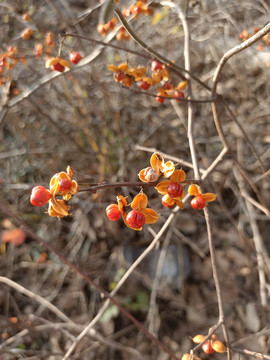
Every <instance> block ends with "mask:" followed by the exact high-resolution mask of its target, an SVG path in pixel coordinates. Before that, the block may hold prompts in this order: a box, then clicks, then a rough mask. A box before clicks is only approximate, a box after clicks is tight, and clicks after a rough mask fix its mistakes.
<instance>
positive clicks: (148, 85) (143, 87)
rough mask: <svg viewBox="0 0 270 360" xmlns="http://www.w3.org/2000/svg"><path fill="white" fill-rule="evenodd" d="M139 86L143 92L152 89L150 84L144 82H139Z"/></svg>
mask: <svg viewBox="0 0 270 360" xmlns="http://www.w3.org/2000/svg"><path fill="white" fill-rule="evenodd" d="M138 85H139V87H140V88H141V89H142V90H148V89H149V88H150V86H151V85H150V84H149V83H148V82H146V81H144V80H142V81H139V82H138Z"/></svg>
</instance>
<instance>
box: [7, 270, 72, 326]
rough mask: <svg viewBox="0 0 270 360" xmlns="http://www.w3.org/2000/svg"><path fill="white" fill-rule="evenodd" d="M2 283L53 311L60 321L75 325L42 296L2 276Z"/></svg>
mask: <svg viewBox="0 0 270 360" xmlns="http://www.w3.org/2000/svg"><path fill="white" fill-rule="evenodd" d="M0 282H1V283H3V284H6V285H8V286H10V287H12V288H13V289H15V290H17V291H19V292H20V293H21V294H23V295H25V296H28V297H29V298H30V299H33V300H35V301H37V302H39V303H40V304H42V305H43V306H45V307H46V308H47V309H49V310H50V311H52V312H53V313H54V314H55V315H56V316H58V317H59V319H61V320H63V321H66V322H69V323H73V321H72V320H70V318H69V317H68V316H66V315H65V314H64V313H62V311H60V310H59V309H58V308H57V307H56V306H54V305H53V304H51V303H50V302H49V301H47V300H46V299H44V298H42V297H41V296H39V295H37V294H35V293H33V292H32V291H30V290H28V289H26V288H25V287H23V286H21V285H19V284H17V283H16V282H14V281H12V280H11V279H8V278H6V277H4V276H0Z"/></svg>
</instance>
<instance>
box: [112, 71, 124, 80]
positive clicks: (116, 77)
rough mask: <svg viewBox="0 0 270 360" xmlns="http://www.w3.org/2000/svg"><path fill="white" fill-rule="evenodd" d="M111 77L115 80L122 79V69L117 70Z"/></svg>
mask: <svg viewBox="0 0 270 360" xmlns="http://www.w3.org/2000/svg"><path fill="white" fill-rule="evenodd" d="M113 77H114V80H115V81H116V82H119V81H122V80H124V78H125V74H124V73H123V71H117V72H116V73H114V76H113Z"/></svg>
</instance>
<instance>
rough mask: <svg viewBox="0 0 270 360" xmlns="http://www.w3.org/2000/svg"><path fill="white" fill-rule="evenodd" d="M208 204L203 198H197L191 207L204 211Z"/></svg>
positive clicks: (191, 203) (192, 201) (193, 200)
mask: <svg viewBox="0 0 270 360" xmlns="http://www.w3.org/2000/svg"><path fill="white" fill-rule="evenodd" d="M206 204H207V203H206V200H204V198H203V197H202V196H195V197H194V198H193V199H192V200H191V202H190V205H191V206H192V207H193V209H196V210H202V209H203V208H205V206H206Z"/></svg>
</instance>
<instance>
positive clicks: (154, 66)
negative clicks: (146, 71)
mask: <svg viewBox="0 0 270 360" xmlns="http://www.w3.org/2000/svg"><path fill="white" fill-rule="evenodd" d="M162 69H163V67H162V64H161V63H159V62H158V61H157V60H153V61H152V62H151V70H152V72H155V71H159V70H162Z"/></svg>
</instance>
